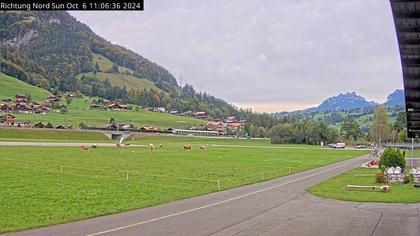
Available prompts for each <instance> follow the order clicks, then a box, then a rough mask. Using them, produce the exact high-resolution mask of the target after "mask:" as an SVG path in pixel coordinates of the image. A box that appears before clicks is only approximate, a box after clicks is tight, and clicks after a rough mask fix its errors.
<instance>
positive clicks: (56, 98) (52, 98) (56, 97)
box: [47, 95, 61, 102]
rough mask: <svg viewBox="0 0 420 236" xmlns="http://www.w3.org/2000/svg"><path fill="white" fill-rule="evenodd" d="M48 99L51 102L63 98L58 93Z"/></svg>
mask: <svg viewBox="0 0 420 236" xmlns="http://www.w3.org/2000/svg"><path fill="white" fill-rule="evenodd" d="M47 100H48V101H50V102H58V101H60V100H61V96H58V95H51V96H48V97H47Z"/></svg>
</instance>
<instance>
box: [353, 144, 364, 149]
mask: <svg viewBox="0 0 420 236" xmlns="http://www.w3.org/2000/svg"><path fill="white" fill-rule="evenodd" d="M355 148H366V145H363V144H359V145H356V147H355Z"/></svg>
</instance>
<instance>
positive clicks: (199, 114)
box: [194, 111, 207, 119]
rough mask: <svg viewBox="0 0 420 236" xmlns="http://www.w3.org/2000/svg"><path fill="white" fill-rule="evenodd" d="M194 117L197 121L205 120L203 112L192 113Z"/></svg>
mask: <svg viewBox="0 0 420 236" xmlns="http://www.w3.org/2000/svg"><path fill="white" fill-rule="evenodd" d="M194 117H195V118H197V119H205V118H206V117H207V116H206V113H205V112H204V111H197V112H196V113H194Z"/></svg>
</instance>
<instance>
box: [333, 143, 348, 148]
mask: <svg viewBox="0 0 420 236" xmlns="http://www.w3.org/2000/svg"><path fill="white" fill-rule="evenodd" d="M345 147H346V144H345V143H337V144H336V145H335V148H345Z"/></svg>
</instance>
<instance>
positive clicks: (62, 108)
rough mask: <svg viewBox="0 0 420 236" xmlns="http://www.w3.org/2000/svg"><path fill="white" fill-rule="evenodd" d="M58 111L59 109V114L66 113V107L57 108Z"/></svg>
mask: <svg viewBox="0 0 420 236" xmlns="http://www.w3.org/2000/svg"><path fill="white" fill-rule="evenodd" d="M58 109H60V112H61V113H64V112H67V106H65V105H61V106H59V107H58Z"/></svg>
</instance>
